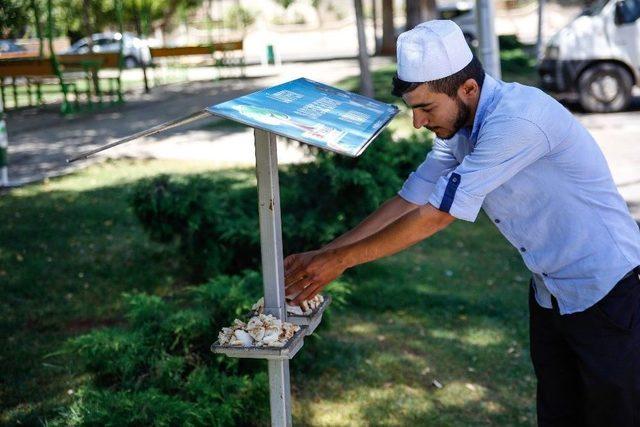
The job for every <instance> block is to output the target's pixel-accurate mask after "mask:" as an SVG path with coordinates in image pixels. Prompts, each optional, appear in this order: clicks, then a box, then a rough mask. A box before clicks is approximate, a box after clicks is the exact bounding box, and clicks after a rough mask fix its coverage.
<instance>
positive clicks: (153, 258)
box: [0, 161, 533, 425]
mask: <svg viewBox="0 0 640 427" xmlns="http://www.w3.org/2000/svg"><path fill="white" fill-rule="evenodd" d="M198 170H206V164H204V163H195V164H184V163H169V162H163V161H148V162H132V161H121V162H112V163H106V164H103V165H100V166H93V167H91V168H89V169H87V170H85V171H82V172H79V173H77V174H74V175H71V176H67V177H63V178H60V179H55V180H52V181H50V182H48V183H45V184H37V185H31V186H28V187H25V188H22V189H17V190H13V191H12V192H11V193H10V194H6V195H4V196H3V197H2V198H1V199H0V207H1V209H0V236H2V237H0V239H1V240H2V242H1V245H0V247H1V248H2V252H1V253H0V277H2V288H1V289H0V292H1V297H2V298H1V300H2V322H1V324H0V328H1V329H0V331H1V332H2V335H3V336H4V337H6V340H4V342H5V345H4V346H3V347H2V349H1V350H0V358H1V359H0V360H1V361H2V368H1V369H2V371H1V374H0V378H2V380H1V383H0V387H1V388H0V401H1V402H2V418H0V420H1V421H2V422H6V423H9V422H11V421H18V420H22V421H23V422H28V423H33V424H38V423H39V422H38V421H44V420H45V419H51V418H53V417H54V416H55V414H56V412H57V410H58V409H59V407H61V406H62V405H64V404H65V403H66V402H68V401H69V400H70V399H71V397H72V394H73V392H74V390H76V389H77V388H78V386H79V385H80V384H82V383H83V382H84V381H86V378H83V377H77V376H74V367H73V366H72V365H70V362H71V361H70V359H68V358H67V357H66V356H64V355H57V354H56V353H57V352H59V351H60V349H61V347H62V344H63V343H64V341H65V340H66V339H67V338H69V337H72V336H75V335H78V334H80V333H83V332H86V331H87V330H89V329H91V328H97V327H101V326H103V325H111V324H114V323H118V322H120V321H121V319H120V318H119V317H118V308H119V306H118V302H119V295H120V294H121V293H122V292H125V291H132V290H139V291H147V292H150V293H153V294H157V295H166V294H168V293H170V292H171V291H172V290H174V289H176V288H179V287H182V286H184V285H185V279H184V277H183V276H182V275H181V272H180V269H179V265H178V263H177V262H175V261H174V256H173V252H172V248H170V247H169V248H167V247H162V246H158V245H155V244H152V243H150V242H149V240H148V238H147V237H146V236H145V235H144V233H143V232H142V230H141V228H140V227H139V225H138V224H137V222H136V219H135V218H134V216H133V214H132V212H131V209H130V207H129V203H128V197H129V194H130V193H129V192H130V190H129V189H130V186H131V183H133V182H134V181H136V180H138V179H140V178H142V177H144V176H150V175H153V174H157V173H160V172H172V173H191V172H195V171H198ZM251 172H252V171H247V170H227V171H217V172H212V173H215V174H226V175H229V174H233V175H235V176H246V177H247V179H251ZM284 226H285V227H286V224H284ZM343 280H345V281H347V282H349V283H350V284H351V287H352V290H353V293H352V295H351V296H350V297H349V299H348V301H347V302H348V304H347V306H346V308H344V309H342V310H340V311H338V312H336V313H334V318H333V322H334V325H333V328H332V329H331V330H330V332H328V333H325V334H324V335H323V337H322V338H323V341H324V342H326V344H327V351H326V355H325V356H326V357H327V358H329V360H328V361H327V363H326V364H324V365H326V366H327V367H328V368H326V369H324V368H323V370H322V371H319V372H317V373H314V375H313V376H311V377H306V378H301V377H300V376H296V375H294V378H293V389H294V396H295V406H294V409H295V411H294V415H295V418H296V421H297V422H298V423H300V424H307V425H338V424H343V425H354V424H358V423H360V424H363V425H365V424H371V423H375V422H380V423H382V424H397V425H406V424H407V423H409V422H411V423H416V422H418V423H419V422H424V423H429V424H430V422H431V421H433V422H434V423H436V424H438V423H440V424H443V425H445V424H446V425H451V424H455V423H459V424H460V425H465V424H468V423H475V422H493V423H500V424H502V423H509V424H517V423H523V424H530V423H531V422H532V420H533V418H532V417H533V415H532V414H533V403H532V402H533V400H532V397H533V379H532V373H531V369H530V366H529V362H528V352H527V311H526V291H527V277H526V274H525V270H524V267H523V266H522V264H521V262H520V259H519V255H518V254H517V253H516V251H515V250H513V249H512V248H511V247H510V246H509V245H508V244H507V243H506V242H505V241H504V240H503V239H502V238H501V237H500V236H499V235H498V232H497V231H496V229H495V228H494V227H493V226H492V225H491V224H490V222H489V221H487V220H486V218H485V217H481V219H479V220H478V223H477V224H467V223H462V222H458V223H454V224H453V225H452V226H451V227H450V228H449V229H447V230H445V231H444V232H442V233H440V234H439V235H437V236H434V238H432V239H430V240H428V241H425V242H423V243H421V244H419V245H417V246H415V247H413V248H411V249H410V250H408V251H405V252H404V253H401V254H399V255H397V256H395V257H391V258H388V259H385V260H380V261H378V262H375V263H373V264H370V265H366V266H361V267H358V268H356V269H354V270H353V271H352V272H350V273H349V274H348V275H347V276H346V277H345V278H344V279H343ZM214 333H215V331H212V339H213V337H214ZM293 368H294V369H293V370H294V372H295V360H294V361H293ZM434 380H437V381H439V382H440V383H441V384H442V385H443V387H442V388H437V387H436V386H434V385H433V382H434ZM430 425H431V424H430Z"/></svg>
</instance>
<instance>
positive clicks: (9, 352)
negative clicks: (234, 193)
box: [0, 161, 253, 424]
mask: <svg viewBox="0 0 640 427" xmlns="http://www.w3.org/2000/svg"><path fill="white" fill-rule="evenodd" d="M206 168H207V164H206V163H204V162H202V163H171V162H162V161H155V162H151V163H146V162H130V161H127V162H118V163H106V164H103V165H100V166H93V167H91V168H89V169H87V170H85V171H82V172H79V173H77V174H74V175H70V176H67V177H64V178H61V179H54V180H51V181H49V182H48V183H44V184H36V185H30V186H27V187H24V188H21V189H16V190H12V191H11V192H9V193H7V194H3V195H2V196H1V197H0V336H2V337H3V338H2V342H3V345H2V346H1V347H0V407H1V411H2V415H0V424H2V422H7V421H8V420H9V419H11V418H13V417H17V418H21V417H27V419H29V420H31V421H34V420H35V418H29V417H31V416H33V417H35V416H39V415H42V414H47V415H48V416H51V415H52V414H53V413H54V412H55V409H56V407H57V406H58V405H60V404H62V403H64V402H66V401H67V400H68V398H69V395H68V390H75V389H76V388H77V385H78V383H79V382H81V381H83V379H82V378H75V377H74V366H72V365H70V364H69V360H67V359H65V358H60V357H53V356H52V357H46V356H47V355H48V354H51V353H56V352H58V351H59V350H60V348H61V345H62V344H63V343H64V341H65V340H66V339H67V338H68V337H71V336H74V335H76V334H80V333H82V332H86V331H87V330H89V329H91V328H94V327H100V326H103V325H109V324H113V323H117V322H119V321H120V319H119V318H118V315H117V313H118V304H119V296H120V294H121V293H122V292H125V291H132V290H135V289H137V290H139V291H149V292H151V293H155V294H159V295H163V294H165V293H167V292H168V291H169V290H171V288H173V287H176V286H181V285H182V284H184V278H183V276H182V274H181V271H180V269H179V266H178V263H177V261H176V260H175V259H174V256H173V254H172V251H171V248H167V247H163V246H159V245H155V244H152V243H151V242H150V241H149V240H148V238H147V237H146V235H145V234H144V233H143V231H142V228H141V227H140V226H139V225H138V223H137V220H136V219H135V217H134V215H133V213H132V211H131V208H130V206H129V202H128V197H129V189H130V186H131V184H132V183H133V182H134V181H135V180H137V179H140V178H142V177H144V176H149V175H153V174H158V173H187V172H189V173H192V172H194V171H198V170H205V169H206ZM249 172H250V173H249V175H251V174H252V173H253V171H249ZM238 173H240V172H238Z"/></svg>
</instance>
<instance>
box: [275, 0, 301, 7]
mask: <svg viewBox="0 0 640 427" xmlns="http://www.w3.org/2000/svg"><path fill="white" fill-rule="evenodd" d="M295 2H296V0H276V3H278V4H279V5H280V6H282V7H283V8H285V9H288V8H289V6H291V5H292V4H294V3H295Z"/></svg>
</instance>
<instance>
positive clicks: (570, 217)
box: [398, 75, 640, 314]
mask: <svg viewBox="0 0 640 427" xmlns="http://www.w3.org/2000/svg"><path fill="white" fill-rule="evenodd" d="M398 194H399V195H400V196H401V197H402V198H403V199H405V200H407V201H409V202H411V203H415V204H418V205H424V204H426V203H430V204H431V205H433V206H435V207H436V208H438V209H440V210H442V211H445V212H449V213H450V214H451V215H453V216H454V217H456V218H459V219H463V220H466V221H475V219H476V218H477V216H478V212H479V211H480V208H481V207H482V208H483V209H484V211H485V212H486V214H487V215H488V216H489V218H490V219H491V221H493V223H494V224H495V225H496V226H497V227H498V229H499V230H500V232H501V233H502V234H503V235H504V236H505V237H506V238H507V240H508V241H509V242H510V243H511V244H512V245H513V246H515V247H516V248H517V249H518V250H519V251H520V254H521V255H522V259H523V260H524V262H525V264H526V266H527V267H528V268H529V270H531V272H532V273H533V276H534V284H535V291H536V292H535V295H536V300H537V301H538V304H540V305H541V306H542V307H546V308H551V295H553V296H555V297H556V299H557V301H558V307H559V309H560V313H562V314H568V313H574V312H579V311H583V310H586V309H587V308H589V307H591V306H592V305H593V304H595V303H596V302H598V301H599V300H600V299H602V298H603V297H604V296H605V295H606V294H607V293H608V292H609V291H610V290H611V289H612V288H613V286H614V285H615V284H616V283H617V282H618V281H619V280H620V279H621V278H622V277H623V276H624V275H625V274H626V273H627V272H629V271H630V270H631V269H633V268H634V267H635V266H637V265H640V230H639V229H638V225H637V224H636V223H635V221H634V220H633V218H632V217H631V215H630V214H629V210H628V208H627V205H626V204H625V202H624V200H623V199H622V197H621V196H620V194H619V193H618V190H617V189H616V186H615V184H614V182H613V178H612V177H611V173H610V171H609V168H608V166H607V162H606V160H605V158H604V156H603V154H602V152H601V151H600V148H599V147H598V145H597V144H596V142H595V141H594V139H593V137H592V136H591V135H590V134H589V132H588V131H587V130H586V129H585V128H584V127H583V126H582V125H581V124H580V123H579V122H578V121H577V120H576V119H575V118H574V117H573V116H572V115H571V113H570V112H569V111H567V110H566V109H565V108H564V107H563V106H562V105H560V104H559V103H558V102H557V101H555V100H554V99H553V98H551V97H550V96H548V95H546V94H545V93H544V92H542V91H540V90H538V89H536V88H533V87H529V86H523V85H520V84H517V83H505V82H502V81H498V80H495V79H493V78H492V77H490V76H489V75H487V76H486V78H485V81H484V84H483V87H482V90H481V94H480V100H479V103H478V108H477V112H476V116H475V119H474V123H473V128H472V129H469V128H465V129H462V130H460V131H459V132H458V133H457V134H456V135H454V136H453V138H451V139H450V140H446V141H445V140H441V139H439V138H436V139H435V141H434V143H433V148H432V150H431V151H430V152H429V153H428V155H427V158H426V160H425V161H424V162H423V163H422V164H421V165H420V166H419V167H418V168H417V169H416V170H415V171H414V172H413V173H411V175H410V176H409V178H408V179H407V180H406V182H405V183H404V186H403V187H402V189H401V190H400V192H399V193H398Z"/></svg>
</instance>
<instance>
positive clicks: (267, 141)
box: [255, 129, 291, 427]
mask: <svg viewBox="0 0 640 427" xmlns="http://www.w3.org/2000/svg"><path fill="white" fill-rule="evenodd" d="M255 146H256V177H257V178H258V212H259V214H260V249H261V253H262V282H263V286H264V311H265V313H266V314H272V315H274V316H275V317H277V318H279V319H281V320H283V321H285V320H286V310H285V294H284V266H283V263H282V225H281V222H280V221H281V220H280V184H279V183H278V156H277V145H276V135H275V134H273V133H270V132H265V131H263V130H259V129H255ZM268 364H269V400H270V404H271V425H272V426H278V427H280V426H282V427H290V426H291V388H290V382H289V360H268Z"/></svg>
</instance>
